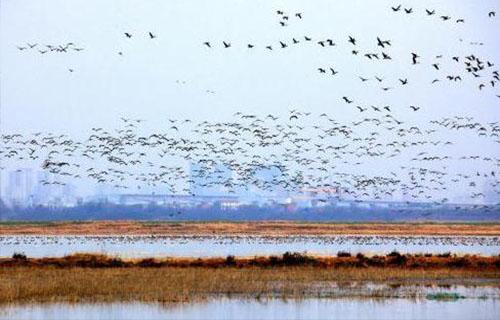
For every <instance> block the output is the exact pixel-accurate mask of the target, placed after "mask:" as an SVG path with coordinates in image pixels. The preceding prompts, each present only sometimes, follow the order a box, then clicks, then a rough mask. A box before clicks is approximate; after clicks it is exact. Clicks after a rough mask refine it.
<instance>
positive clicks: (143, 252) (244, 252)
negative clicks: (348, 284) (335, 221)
mask: <svg viewBox="0 0 500 320" xmlns="http://www.w3.org/2000/svg"><path fill="white" fill-rule="evenodd" d="M341 250H342V251H348V252H351V253H358V252H362V253H365V254H386V253H389V252H391V251H392V250H397V251H399V252H401V253H435V254H436V253H445V252H452V253H459V254H461V253H462V254H465V253H468V254H483V255H498V254H500V237H495V236H457V237H451V236H406V237H404V236H358V235H352V236H346V235H341V236H288V237H270V236H150V235H148V236H146V235H144V236H140V235H128V236H0V256H3V257H8V256H12V254H13V253H14V252H23V253H25V254H26V255H28V256H30V257H44V256H53V257H57V256H64V255H67V254H72V253H76V252H92V253H105V254H109V255H115V256H122V257H147V256H160V257H161V256H179V257H182V256H184V257H186V256H189V257H214V256H227V255H235V256H254V255H272V254H282V253H284V252H286V251H294V252H308V253H311V254H320V255H335V254H336V253H337V252H338V251H341Z"/></svg>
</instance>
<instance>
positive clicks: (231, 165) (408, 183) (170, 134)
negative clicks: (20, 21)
mask: <svg viewBox="0 0 500 320" xmlns="http://www.w3.org/2000/svg"><path fill="white" fill-rule="evenodd" d="M234 117H235V118H234V119H233V120H231V121H227V122H209V121H202V122H194V121H192V120H189V119H185V120H176V119H168V120H166V123H167V124H168V125H167V126H166V127H165V130H163V131H156V132H150V133H143V132H142V131H143V129H144V128H143V123H144V120H134V119H127V118H122V119H121V123H122V125H121V126H120V127H119V128H118V129H115V130H114V131H107V130H105V129H104V128H92V131H91V133H90V135H89V136H88V137H87V138H86V139H83V140H75V139H72V138H70V137H69V136H67V135H56V134H51V133H41V132H38V133H34V134H32V135H22V134H10V135H5V134H4V135H2V137H1V138H2V141H1V142H2V145H3V148H2V149H1V150H0V156H1V157H2V158H3V159H4V160H10V161H16V162H21V161H39V162H40V163H41V166H42V168H44V169H45V170H47V171H48V172H50V173H51V174H52V175H53V179H52V180H50V181H49V180H48V181H45V182H44V183H45V184H63V183H64V181H65V179H68V178H71V179H92V180H94V181H96V182H97V183H104V184H108V185H113V186H114V187H115V188H124V189H127V188H129V187H130V186H131V185H134V184H135V185H136V186H137V188H142V187H144V186H150V187H166V188H168V189H169V190H170V191H171V192H173V193H176V192H182V193H189V192H192V190H193V188H192V187H193V185H194V184H198V185H199V187H204V188H223V189H224V190H225V191H227V192H239V191H242V190H250V191H252V190H253V191H256V190H260V191H263V192H299V193H300V192H304V191H305V190H322V191H320V192H319V196H320V198H321V197H322V200H321V201H327V200H328V198H329V197H332V196H336V195H338V194H339V193H340V194H342V195H343V196H344V197H346V198H350V199H358V200H361V199H379V200H385V199H390V198H392V197H397V196H404V197H405V198H407V199H411V200H414V201H436V203H446V202H448V201H449V199H447V198H446V197H442V198H440V199H439V200H437V199H436V197H438V195H439V194H446V192H448V191H450V190H453V188H460V189H463V190H465V192H467V194H468V196H469V197H470V198H471V199H479V200H483V199H484V197H485V196H486V195H485V194H483V192H482V190H483V188H485V186H486V187H487V188H486V189H487V190H490V191H491V192H494V193H495V194H494V196H495V197H498V195H500V176H499V175H500V171H499V169H498V168H499V167H500V158H498V157H494V156H486V155H481V154H463V155H461V156H460V157H453V156H450V155H449V154H451V153H450V152H448V150H447V149H449V150H453V147H454V145H455V144H460V139H456V140H455V139H454V140H446V139H443V138H440V137H441V136H447V137H449V136H453V135H452V134H451V133H453V132H456V133H457V135H458V134H460V135H461V136H472V138H475V139H489V140H490V142H492V143H494V144H495V145H497V144H498V143H500V123H499V122H494V123H479V122H477V121H475V120H474V119H473V118H471V117H451V118H444V119H438V120H432V121H430V122H429V124H428V126H426V127H423V126H420V127H419V126H414V125H411V124H407V123H406V122H404V121H403V120H399V119H398V118H397V117H396V116H394V115H392V114H391V112H389V111H386V110H384V112H383V113H378V112H375V111H373V112H372V114H371V115H370V116H368V117H365V118H360V119H359V120H358V121H353V122H351V123H340V122H338V121H337V120H335V119H334V118H332V117H331V116H330V115H328V114H326V113H322V114H320V115H313V114H312V113H310V112H301V111H298V110H292V111H290V112H289V114H288V115H286V116H282V117H279V116H278V115H273V114H268V115H266V116H258V115H255V114H243V113H241V112H237V113H236V114H234ZM312 123H313V124H314V125H311V124H312ZM443 154H446V155H444V156H443ZM389 161H390V162H389ZM465 162H467V163H469V164H470V163H472V164H474V167H477V168H482V169H477V170H474V171H471V172H464V171H457V172H453V171H454V170H455V169H454V168H455V167H457V166H458V167H460V163H465ZM185 163H190V164H191V166H190V167H189V168H186V166H185V165H183V164H185ZM376 163H382V164H383V163H386V164H387V163H392V164H396V163H401V165H398V166H387V165H386V168H390V170H389V171H388V172H386V173H385V174H382V173H378V174H375V175H370V174H363V173H362V172H364V171H363V170H362V168H364V167H365V166H372V165H374V164H376ZM404 164H407V165H404ZM365 168H366V167H365ZM485 168H486V169H485ZM360 169H361V170H360ZM365 171H366V170H365ZM332 190H335V192H333V191H332ZM486 208H488V206H486Z"/></svg>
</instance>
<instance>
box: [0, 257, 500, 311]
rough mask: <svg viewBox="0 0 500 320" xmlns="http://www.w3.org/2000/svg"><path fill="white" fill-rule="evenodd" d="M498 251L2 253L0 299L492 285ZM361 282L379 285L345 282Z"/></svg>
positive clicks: (313, 293)
mask: <svg viewBox="0 0 500 320" xmlns="http://www.w3.org/2000/svg"><path fill="white" fill-rule="evenodd" d="M401 257H404V263H402V262H401V261H402V260H401V259H402V258H401ZM456 258H459V259H463V258H465V261H467V263H459V264H457V263H456V262H454V261H455V260H454V259H456ZM422 259H423V260H422ZM499 259H500V258H499V257H477V256H467V257H455V256H450V257H446V258H445V257H436V256H432V255H431V256H430V257H425V256H423V255H418V256H413V255H402V254H399V253H397V254H396V253H391V254H390V255H387V256H382V257H380V256H374V257H366V256H363V255H357V256H355V257H354V256H347V255H346V256H344V257H314V256H307V255H302V254H299V253H289V252H287V253H285V254H283V255H282V256H271V257H254V258H241V257H234V256H228V257H226V258H206V259H196V258H183V259H180V258H178V259H174V258H170V259H155V258H146V259H130V260H122V259H120V258H117V257H108V256H104V255H91V254H79V255H71V256H67V257H63V258H40V259H33V258H26V259H24V258H22V259H19V258H8V259H5V258H4V259H0V303H9V302H63V301H67V302H81V301H89V302H110V301H131V300H135V301H159V302H182V301H192V300H198V299H207V298H211V297H214V296H216V297H217V296H233V297H234V296H237V297H244V298H266V297H268V298H276V297H279V298H299V299H300V298H307V297H343V296H349V297H351V296H355V297H356V296H358V297H391V295H394V289H395V288H396V289H397V288H398V287H400V286H405V285H419V286H434V285H437V284H438V285H440V286H448V287H451V286H452V285H457V284H460V285H493V286H496V287H500V281H499V280H500V272H499V268H500V267H499V266H498V261H499ZM459 261H462V260H459ZM417 265H418V267H417ZM366 282H370V283H372V282H374V283H380V284H384V286H385V287H384V288H382V289H376V290H371V291H366V290H365V289H357V290H353V289H352V287H353V285H356V284H360V283H366ZM424 297H425V296H424Z"/></svg>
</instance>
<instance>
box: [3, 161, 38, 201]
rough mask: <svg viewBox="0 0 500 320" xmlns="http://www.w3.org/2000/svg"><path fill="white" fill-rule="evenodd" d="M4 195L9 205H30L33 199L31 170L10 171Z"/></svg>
mask: <svg viewBox="0 0 500 320" xmlns="http://www.w3.org/2000/svg"><path fill="white" fill-rule="evenodd" d="M6 195H7V199H8V201H9V202H10V203H11V205H16V206H22V207H24V206H28V205H30V204H31V203H32V200H33V170H32V169H17V170H14V171H10V172H9V183H8V186H7V192H6Z"/></svg>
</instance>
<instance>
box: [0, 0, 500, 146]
mask: <svg viewBox="0 0 500 320" xmlns="http://www.w3.org/2000/svg"><path fill="white" fill-rule="evenodd" d="M399 3H401V4H402V5H403V7H404V8H407V7H412V8H413V10H414V13H413V14H411V15H407V14H404V13H402V12H398V13H394V12H393V11H392V10H391V8H390V7H391V6H396V5H398V4H399ZM425 8H433V9H435V10H436V12H437V15H436V16H432V17H428V16H427V15H426V14H425V11H424V10H425ZM276 10H283V11H284V12H285V14H289V15H290V20H289V22H288V26H286V27H281V26H280V25H279V23H278V22H279V21H280V20H279V16H278V15H277V14H276ZM494 10H496V11H497V15H500V3H499V2H498V1H493V0H491V1H490V0H484V1H464V0H459V1H458V0H442V1H401V2H399V1H386V0H379V1H358V0H349V1H346V0H338V1H331V0H326V1H323V0H317V1H269V0H253V1H248V0H247V1H243V0H231V1H230V0H212V1H200V0H190V1H185V0H184V1H180V0H171V1H135V0H122V1H113V2H108V1H97V0H85V1H79V0H72V1H64V0H59V1H56V0H46V1H36V0H1V1H0V70H1V74H0V77H1V78H0V81H1V82H0V131H1V132H2V133H9V132H21V133H33V132H37V131H46V132H55V133H66V134H70V135H72V136H75V137H81V136H84V135H85V134H87V133H88V132H89V130H90V128H91V127H97V126H106V127H113V126H117V125H119V124H120V120H119V118H120V117H131V118H139V119H144V120H146V121H145V123H144V128H145V129H146V130H150V131H154V130H155V129H157V128H163V127H164V126H167V119H168V118H180V119H185V118H187V119H192V120H194V121H203V120H206V119H207V120H212V121H215V120H224V119H231V117H232V115H233V114H234V113H235V112H237V111H241V112H244V113H256V114H263V115H265V114H267V113H273V114H287V113H288V112H289V110H291V109H298V110H302V111H310V112H313V113H318V114H319V113H322V112H326V113H328V114H331V115H332V116H334V117H335V118H337V119H339V121H351V120H353V119H357V118H358V117H359V114H358V111H357V110H356V109H355V108H352V106H347V105H346V104H343V103H342V101H341V97H343V96H347V97H350V98H351V99H354V100H355V102H356V103H359V104H363V105H387V104H389V105H391V106H392V109H393V112H394V113H395V114H397V115H398V116H399V117H400V118H401V119H403V120H407V121H410V122H412V123H415V124H416V125H419V124H423V123H427V122H428V121H429V120H432V119H439V118H441V117H447V116H450V115H462V116H473V117H475V119H476V120H477V121H479V122H494V121H498V120H500V99H499V98H498V97H496V95H497V94H500V90H499V89H498V88H497V89H495V88H487V89H485V90H482V91H479V90H478V89H477V84H476V80H475V79H471V78H467V79H465V80H464V81H462V82H461V83H460V84H453V85H452V84H450V83H448V82H444V81H443V82H441V83H439V84H437V85H431V84H430V83H431V81H432V80H433V79H434V78H435V77H436V72H435V71H434V70H433V67H432V63H434V62H436V59H435V56H436V55H444V56H446V57H450V56H455V55H457V56H458V55H459V56H462V57H463V56H465V55H468V54H475V55H477V56H479V57H481V58H482V59H485V60H488V61H492V62H495V63H497V64H498V65H500V38H499V37H498V31H497V30H500V17H496V18H488V12H490V11H494ZM296 12H301V13H302V14H303V19H298V18H296V17H294V14H295V13H296ZM439 15H449V16H451V17H452V19H451V20H452V21H447V22H443V21H441V20H440V19H439V18H438V16H439ZM458 18H463V19H465V23H464V24H458V23H455V21H454V20H455V19H458ZM125 32H127V33H130V34H132V38H127V37H126V36H125V35H124V33H125ZM148 32H152V33H153V34H154V35H156V38H155V39H150V38H149V36H148ZM304 36H310V37H312V38H313V39H314V40H315V41H314V42H316V41H317V39H325V38H331V39H333V41H334V42H335V43H336V47H335V48H333V49H321V48H320V47H319V46H318V45H315V44H309V43H307V44H306V43H305V42H304V41H303V39H304ZM348 36H353V37H355V38H356V39H357V42H358V45H357V47H358V48H359V49H360V50H362V51H369V50H373V51H379V50H378V49H379V48H377V42H376V39H377V37H380V38H381V39H390V40H391V43H392V46H391V49H390V53H391V56H392V57H393V60H392V61H391V62H390V63H377V62H376V63H374V62H372V61H370V60H368V59H366V58H363V57H355V56H353V55H352V54H350V51H351V50H352V45H351V44H349V43H348V42H347V39H348ZM294 37H295V38H296V39H299V40H300V41H301V44H300V46H293V45H292V44H291V39H292V38H294ZM205 41H209V42H210V43H211V45H212V48H207V47H206V46H204V45H203V42H205ZM222 41H226V42H231V44H232V47H231V48H229V49H224V48H223V45H222ZM279 41H284V42H286V43H287V44H289V47H288V48H286V49H280V48H279V46H280V45H279ZM67 42H73V43H74V44H75V46H77V47H81V48H84V50H82V51H80V52H76V51H74V52H70V53H47V54H43V55H42V54H40V53H39V52H37V50H38V49H42V48H43V45H44V44H53V45H59V44H65V43H67ZM476 42H481V43H483V44H484V45H482V46H480V45H477V44H474V43H476ZM26 43H38V46H37V47H35V49H33V50H23V51H20V50H19V49H18V48H17V47H18V46H21V47H24V46H26ZM247 43H253V44H255V46H256V47H255V48H254V49H252V50H249V49H248V48H247V47H246V45H247ZM267 45H272V46H273V50H272V51H269V50H266V49H265V46H267ZM119 52H122V55H120V54H118V53H119ZM411 52H417V53H418V54H419V55H420V56H421V58H420V64H419V65H417V66H412V65H411ZM447 66H450V69H449V70H447V69H446V68H447ZM318 67H326V68H328V67H333V68H334V69H336V70H338V71H339V76H338V77H327V78H325V77H324V76H322V75H320V74H319V73H318V71H317V68H318ZM69 69H72V70H74V71H73V72H69ZM447 71H450V72H453V67H452V65H451V63H449V62H448V63H446V64H445V63H443V66H442V70H440V71H439V74H440V75H441V76H443V75H445V74H447ZM375 75H377V76H379V77H381V78H384V85H387V86H389V87H394V88H395V89H394V90H390V91H388V92H383V91H381V89H380V86H379V85H375V83H374V81H373V80H372V81H371V82H369V83H368V84H366V85H365V84H362V83H361V82H360V80H359V78H358V77H359V76H363V77H369V78H373V77H374V76H375ZM398 78H408V79H409V85H408V86H406V87H405V88H404V90H403V89H401V88H400V86H399V85H398ZM409 105H418V106H421V107H422V112H419V113H418V115H416V114H414V113H411V112H409V110H408V106H409ZM444 138H446V137H444ZM464 139H465V141H466V142H467V141H468V140H467V137H465V138H464ZM460 148H462V149H461V151H468V150H470V151H471V152H476V151H482V152H487V153H488V154H489V155H492V156H500V151H498V150H495V144H491V143H489V142H484V143H483V142H480V143H477V142H474V143H465V144H463V145H462V146H461V147H460Z"/></svg>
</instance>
